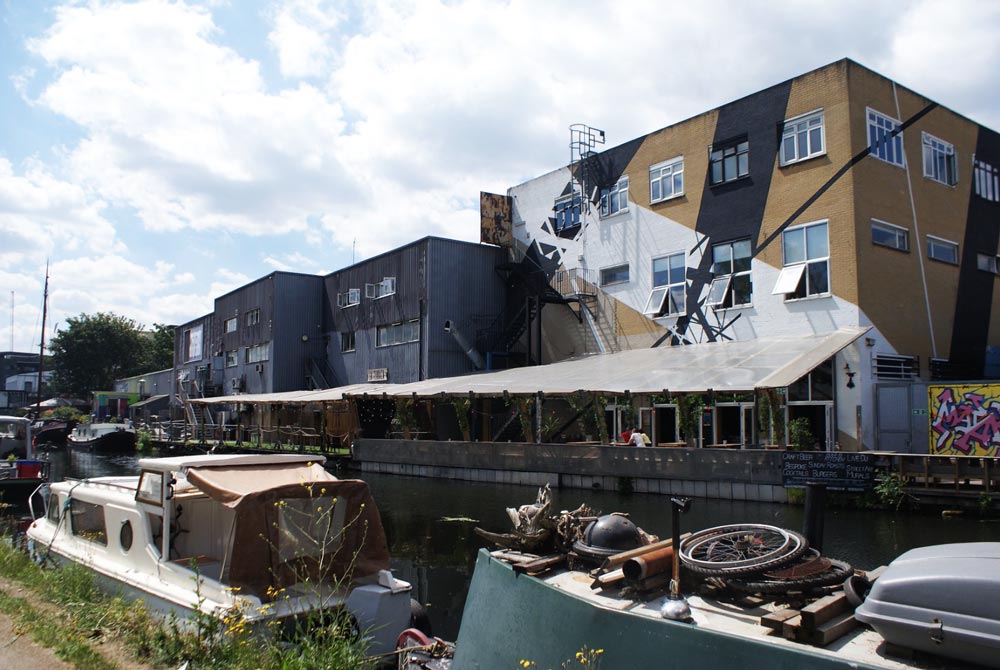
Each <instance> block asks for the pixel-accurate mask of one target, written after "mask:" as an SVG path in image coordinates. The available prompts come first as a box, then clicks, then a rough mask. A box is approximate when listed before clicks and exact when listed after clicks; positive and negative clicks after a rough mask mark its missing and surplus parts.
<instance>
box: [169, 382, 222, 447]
mask: <svg viewBox="0 0 1000 670" xmlns="http://www.w3.org/2000/svg"><path fill="white" fill-rule="evenodd" d="M177 393H178V396H179V397H180V401H181V404H182V405H183V406H184V418H185V419H186V420H187V431H186V434H185V436H184V437H185V439H192V440H199V441H201V442H204V441H206V440H208V439H209V438H211V437H213V436H214V434H215V421H214V419H213V418H212V413H211V412H209V411H207V410H206V405H203V404H201V403H192V402H191V399H192V398H204V397H205V394H204V392H203V391H202V390H201V387H200V386H199V385H198V382H197V380H194V379H189V380H187V381H182V380H180V379H178V380H177Z"/></svg>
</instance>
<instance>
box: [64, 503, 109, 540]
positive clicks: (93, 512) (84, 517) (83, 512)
mask: <svg viewBox="0 0 1000 670" xmlns="http://www.w3.org/2000/svg"><path fill="white" fill-rule="evenodd" d="M69 513H70V524H69V526H70V529H71V530H72V531H73V535H76V536H77V537H82V538H83V539H84V540H89V541H90V542H96V543H97V544H103V545H104V546H107V544H108V531H107V529H106V528H105V525H104V508H103V507H101V506H100V505H95V504H94V503H89V502H85V501H83V500H78V499H76V498H70V501H69Z"/></svg>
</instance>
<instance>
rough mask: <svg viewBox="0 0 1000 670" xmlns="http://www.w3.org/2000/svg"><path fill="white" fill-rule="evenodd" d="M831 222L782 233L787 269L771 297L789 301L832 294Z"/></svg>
mask: <svg viewBox="0 0 1000 670" xmlns="http://www.w3.org/2000/svg"><path fill="white" fill-rule="evenodd" d="M827 227H828V223H827V222H826V221H821V222H818V223H808V224H806V225H804V226H799V227H797V228H792V229H789V230H786V231H785V232H783V233H782V234H781V253H782V260H783V263H784V266H785V267H784V268H782V270H781V274H780V275H778V282H777V284H775V286H774V290H773V291H772V294H781V293H783V294H785V299H786V300H795V299H797V298H805V297H808V296H811V295H822V294H824V293H829V292H830V244H829V238H828V236H827Z"/></svg>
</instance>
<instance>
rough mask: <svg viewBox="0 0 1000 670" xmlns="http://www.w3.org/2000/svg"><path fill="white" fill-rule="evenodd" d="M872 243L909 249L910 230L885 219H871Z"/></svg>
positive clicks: (892, 247)
mask: <svg viewBox="0 0 1000 670" xmlns="http://www.w3.org/2000/svg"><path fill="white" fill-rule="evenodd" d="M872 244H877V245H878V246H880V247H889V248H890V249H899V250H900V251H909V250H910V231H908V230H907V229H906V228H900V227H899V226H894V225H892V224H891V223H886V222H885V221H879V220H878V219H872Z"/></svg>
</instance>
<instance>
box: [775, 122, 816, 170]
mask: <svg viewBox="0 0 1000 670" xmlns="http://www.w3.org/2000/svg"><path fill="white" fill-rule="evenodd" d="M823 132H824V131H823V110H820V111H818V112H811V113H809V114H805V115H803V116H798V117H796V118H794V119H789V120H787V121H785V126H784V128H783V129H782V131H781V164H782V165H789V164H791V163H797V162H799V161H804V160H805V159H807V158H812V157H814V156H820V155H822V154H824V153H826V150H825V148H824V142H823Z"/></svg>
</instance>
